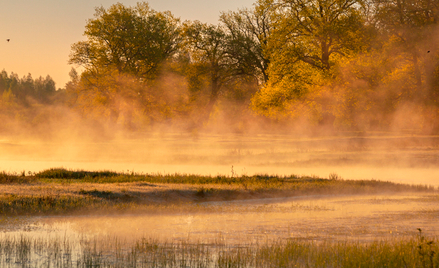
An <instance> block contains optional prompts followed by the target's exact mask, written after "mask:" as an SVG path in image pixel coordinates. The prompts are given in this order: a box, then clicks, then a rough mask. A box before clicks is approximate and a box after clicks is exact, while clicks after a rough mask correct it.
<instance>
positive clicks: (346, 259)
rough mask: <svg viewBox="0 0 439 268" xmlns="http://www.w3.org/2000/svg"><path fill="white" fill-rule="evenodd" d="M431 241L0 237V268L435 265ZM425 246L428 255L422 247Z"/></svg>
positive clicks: (437, 259)
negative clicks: (236, 242)
mask: <svg viewBox="0 0 439 268" xmlns="http://www.w3.org/2000/svg"><path fill="white" fill-rule="evenodd" d="M437 243H438V240H437V239H436V238H427V237H425V236H424V235H422V234H420V235H419V236H415V237H409V238H401V239H398V240H396V239H394V240H380V241H375V242H370V243H360V242H313V241H307V240H294V239H290V240H279V241H277V242H271V243H266V244H243V245H233V246H232V245H227V244H224V243H213V244H212V243H210V244H204V243H201V242H198V243H188V242H186V241H178V242H171V243H170V242H159V241H157V240H154V239H147V238H141V239H137V240H136V241H135V242H126V241H123V240H120V239H117V238H111V237H106V238H102V239H97V238H89V239H87V238H83V237H82V238H76V239H71V238H66V237H49V238H31V237H26V236H25V235H20V236H17V237H10V236H8V235H3V236H1V237H0V266H1V267H218V268H222V267H260V268H265V267H267V268H268V267H270V268H271V267H395V268H397V267H398V268H399V267H422V268H427V267H428V268H435V267H438V266H439V257H438V254H436V253H435V252H438V250H439V247H438V246H437ZM427 244H428V248H427V249H428V250H427V251H425V252H423V251H422V250H423V247H424V246H425V245H427Z"/></svg>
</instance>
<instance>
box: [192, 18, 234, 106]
mask: <svg viewBox="0 0 439 268" xmlns="http://www.w3.org/2000/svg"><path fill="white" fill-rule="evenodd" d="M184 36H185V39H186V44H187V46H188V50H189V54H190V61H191V66H192V67H191V68H192V69H194V70H195V72H193V74H194V75H205V76H207V77H208V79H207V80H208V84H209V88H210V94H209V101H208V105H207V111H208V113H210V110H211V109H212V107H213V105H214V104H215V102H216V101H217V99H218V97H219V95H220V93H221V90H222V89H223V87H224V85H225V84H226V83H227V82H228V81H229V80H230V78H231V77H232V76H233V71H232V69H231V68H230V67H231V62H230V57H229V55H228V52H227V50H226V46H225V44H226V42H227V36H226V32H225V31H224V28H223V27H222V26H219V25H218V26H216V25H210V24H206V23H201V22H199V21H195V22H187V23H186V24H185V27H184Z"/></svg>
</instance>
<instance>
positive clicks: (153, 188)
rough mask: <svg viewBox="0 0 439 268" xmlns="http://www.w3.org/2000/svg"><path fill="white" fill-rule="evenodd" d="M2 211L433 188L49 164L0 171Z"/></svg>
mask: <svg viewBox="0 0 439 268" xmlns="http://www.w3.org/2000/svg"><path fill="white" fill-rule="evenodd" d="M0 183H1V185H2V187H0V213H1V214H2V215H60V214H61V215H62V214H66V213H68V214H71V213H90V212H93V213H95V211H99V212H100V213H112V212H117V213H120V212H123V211H125V212H132V211H141V212H163V211H166V212H167V213H173V212H184V211H192V212H193V211H201V212H203V208H202V207H200V206H196V205H197V204H198V203H200V202H205V201H231V200H241V199H256V198H272V197H294V196H306V195H341V194H350V195H352V194H381V193H401V192H422V193H432V194H434V193H437V189H434V187H429V186H421V185H405V184H398V183H391V182H383V181H376V180H344V179H341V178H339V176H337V175H336V174H330V175H329V177H328V178H318V177H315V176H295V175H292V176H269V175H255V176H198V175H185V174H168V175H161V174H135V173H116V172H110V171H100V172H91V171H82V170H79V171H74V170H66V169H50V170H46V171H42V172H39V173H36V174H27V176H26V174H25V172H23V173H21V174H7V173H4V172H3V173H0Z"/></svg>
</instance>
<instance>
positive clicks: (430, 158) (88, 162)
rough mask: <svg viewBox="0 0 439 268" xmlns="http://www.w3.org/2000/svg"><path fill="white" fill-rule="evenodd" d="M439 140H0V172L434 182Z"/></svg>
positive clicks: (175, 137) (278, 137) (188, 136)
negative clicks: (67, 171)
mask: <svg viewBox="0 0 439 268" xmlns="http://www.w3.org/2000/svg"><path fill="white" fill-rule="evenodd" d="M438 153H439V137H437V136H413V135H404V134H388V133H387V134H382V133H378V134H375V135H373V134H371V135H369V136H358V135H340V136H320V137H316V136H314V137H295V136H293V135H270V134H264V135H239V134H197V135H194V134H184V133H166V134H164V133H161V134H147V135H145V136H144V137H140V138H139V137H136V138H134V137H130V138H123V139H122V138H119V139H112V140H104V139H102V141H101V142H97V141H80V140H79V141H78V140H76V141H69V142H36V141H21V140H14V139H11V138H9V139H3V140H1V141H0V169H1V170H3V171H6V172H12V173H13V172H17V173H18V172H22V171H25V172H26V173H28V172H39V171H42V170H45V169H49V168H56V167H64V168H67V169H72V170H90V171H91V170H96V171H99V170H111V171H117V172H129V173H131V172H135V173H153V174H156V173H160V174H173V173H182V174H198V175H212V176H215V175H229V176H242V175H248V176H250V175H254V174H268V175H287V176H288V175H292V174H294V175H315V176H318V177H322V178H327V177H328V176H329V174H331V173H336V174H338V175H339V176H341V177H342V178H343V179H355V180H357V179H376V180H383V181H392V182H398V183H408V184H422V185H433V186H439V180H438V179H437V174H438V166H439V158H438Z"/></svg>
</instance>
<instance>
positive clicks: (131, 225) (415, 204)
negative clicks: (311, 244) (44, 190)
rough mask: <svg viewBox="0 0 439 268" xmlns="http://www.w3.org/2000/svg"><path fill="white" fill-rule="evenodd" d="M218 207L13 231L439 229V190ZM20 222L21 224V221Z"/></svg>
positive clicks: (232, 234)
mask: <svg viewBox="0 0 439 268" xmlns="http://www.w3.org/2000/svg"><path fill="white" fill-rule="evenodd" d="M202 206H207V207H209V208H210V209H211V211H212V213H191V214H178V215H124V216H99V217H93V216H87V217H85V216H84V217H36V218H32V219H28V221H30V222H28V223H26V224H23V225H21V227H19V228H18V229H17V228H11V227H12V226H11V225H3V226H2V227H1V228H2V231H3V232H4V233H8V234H9V235H17V236H18V235H23V234H26V235H30V236H36V237H40V236H41V237H47V236H48V235H50V236H59V237H62V236H66V237H69V238H74V239H78V238H79V237H87V238H102V237H119V238H121V239H124V240H130V239H131V240H137V239H139V238H141V237H147V238H153V239H157V240H158V241H192V242H203V243H215V242H222V243H226V244H229V245H236V244H243V243H246V244H249V243H256V242H266V241H276V240H279V239H288V238H296V239H309V240H316V241H324V240H331V241H336V240H340V241H345V240H346V239H352V240H355V241H370V240H375V239H380V238H389V237H403V236H411V235H413V234H415V233H416V232H417V230H416V228H422V229H423V230H425V231H426V232H428V233H429V234H430V235H438V234H439V226H438V225H437V224H436V223H437V220H438V219H439V214H438V213H437V196H419V195H390V196H384V195H377V196H344V197H330V196H320V197H304V198H295V199H291V198H285V199H261V200H248V201H233V202H212V203H204V204H202ZM15 227H17V226H15Z"/></svg>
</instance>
